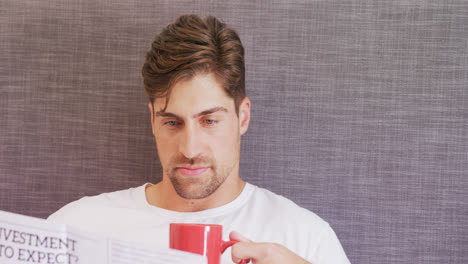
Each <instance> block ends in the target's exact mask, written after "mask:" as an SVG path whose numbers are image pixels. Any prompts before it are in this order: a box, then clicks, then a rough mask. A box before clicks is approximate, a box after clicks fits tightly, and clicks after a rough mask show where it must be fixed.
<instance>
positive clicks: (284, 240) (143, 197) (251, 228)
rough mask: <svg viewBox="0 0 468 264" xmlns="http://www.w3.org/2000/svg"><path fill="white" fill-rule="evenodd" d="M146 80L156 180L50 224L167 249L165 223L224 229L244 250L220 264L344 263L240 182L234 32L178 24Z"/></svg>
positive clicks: (296, 214)
mask: <svg viewBox="0 0 468 264" xmlns="http://www.w3.org/2000/svg"><path fill="white" fill-rule="evenodd" d="M142 74H143V80H144V87H145V90H146V93H147V95H148V97H149V98H150V103H149V104H148V107H149V111H150V113H151V126H152V131H153V135H154V138H155V140H156V147H157V150H158V155H159V159H160V161H161V165H162V168H163V177H162V181H161V182H159V183H157V184H144V185H143V186H140V187H137V188H131V189H128V190H123V191H118V192H113V193H107V194H101V195H98V196H95V197H85V198H82V199H80V200H78V201H76V202H73V203H70V204H68V205H66V206H65V207H63V208H62V209H60V210H59V211H58V212H56V213H54V214H53V215H51V216H50V217H49V219H50V220H51V221H55V222H60V223H66V224H70V225H75V226H78V227H81V228H86V229H89V230H92V231H95V232H104V233H106V234H110V235H112V236H116V237H119V238H122V239H125V240H130V241H138V242H143V243H146V244H148V245H150V246H153V247H165V248H167V247H168V237H169V236H168V232H169V231H168V230H169V223H171V222H191V223H212V224H221V225H223V227H224V230H225V231H227V232H228V233H229V236H230V238H231V239H232V240H239V241H240V242H239V243H237V244H235V245H234V246H233V247H232V250H231V255H230V256H229V255H228V254H225V255H223V260H222V262H223V263H232V262H231V260H232V261H233V262H235V263H238V262H239V261H240V260H241V259H251V260H252V262H253V263H256V264H262V263H282V264H284V263H313V264H322V263H333V264H340V263H349V261H348V259H347V258H346V255H345V253H344V251H343V249H342V247H341V245H340V243H339V241H338V239H337V237H336V235H335V233H334V232H333V230H332V229H331V228H330V226H329V225H328V224H327V223H326V222H325V221H323V220H322V219H320V218H319V217H318V216H317V215H315V214H314V213H312V212H310V211H307V210H306V209H303V208H300V207H299V206H297V205H296V204H294V203H293V202H291V201H289V200H287V199H286V198H284V197H282V196H278V195H275V194H273V193H271V192H269V191H267V190H265V189H262V188H259V187H256V186H253V185H251V184H248V183H246V182H244V181H243V180H242V179H241V178H240V177H239V159H240V142H241V135H243V134H244V133H245V132H246V131H247V129H248V126H249V122H250V104H251V103H250V100H249V99H248V98H247V97H246V96H245V88H244V49H243V46H242V44H241V41H240V39H239V37H238V36H237V34H236V33H235V31H233V30H232V29H230V28H229V27H227V26H226V25H225V24H223V23H221V22H220V21H219V20H217V19H216V18H214V17H207V18H205V19H202V18H200V17H199V16H196V15H187V16H181V17H179V18H178V19H177V21H176V22H175V23H174V24H170V25H168V26H167V27H166V28H165V29H164V30H163V31H162V32H161V33H160V34H159V35H158V36H157V38H156V40H155V41H154V42H153V44H152V48H151V50H150V51H149V52H148V54H147V56H146V62H145V64H144V66H143V70H142ZM234 230H236V231H237V232H236V231H234ZM247 237H248V238H247ZM250 239H251V240H250ZM252 241H255V242H252Z"/></svg>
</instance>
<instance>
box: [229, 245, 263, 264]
mask: <svg viewBox="0 0 468 264" xmlns="http://www.w3.org/2000/svg"><path fill="white" fill-rule="evenodd" d="M265 245H266V244H264V243H254V242H238V243H236V244H234V245H233V246H232V248H231V255H232V261H234V262H235V263H239V261H241V260H242V259H245V260H248V259H251V260H252V261H253V262H254V263H255V261H256V260H258V259H262V258H263V255H265V253H266V252H265Z"/></svg>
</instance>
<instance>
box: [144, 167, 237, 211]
mask: <svg viewBox="0 0 468 264" xmlns="http://www.w3.org/2000/svg"><path fill="white" fill-rule="evenodd" d="M244 186H245V182H244V181H243V180H242V179H241V178H239V176H236V177H228V178H227V179H226V181H225V182H224V183H223V184H221V186H219V188H218V189H217V190H216V191H215V192H214V193H212V194H211V195H210V196H208V197H206V198H202V199H185V198H182V197H180V196H179V195H178V194H177V192H176V191H175V189H174V187H173V186H172V183H171V181H170V180H169V179H168V178H167V177H163V180H162V181H161V182H159V183H157V184H155V185H152V186H150V187H148V188H146V200H147V201H148V203H149V204H151V205H154V206H157V207H160V208H163V209H166V210H171V211H177V212H198V211H203V210H207V209H211V208H216V207H219V206H222V205H225V204H227V203H229V202H232V201H233V200H234V199H236V198H237V197H238V196H239V195H240V193H241V192H242V190H243V189H244Z"/></svg>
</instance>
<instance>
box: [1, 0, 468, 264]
mask: <svg viewBox="0 0 468 264" xmlns="http://www.w3.org/2000/svg"><path fill="white" fill-rule="evenodd" d="M184 13H198V14H202V15H207V14H211V15H215V16H217V17H219V18H220V19H222V20H223V21H225V22H226V23H228V24H229V25H231V26H232V27H233V28H235V29H236V30H237V32H238V33H239V35H240V37H241V39H242V41H243V43H244V46H245V49H246V67H247V80H246V81H247V92H248V96H249V97H250V98H251V100H252V122H251V127H250V129H249V132H248V133H247V134H246V135H245V136H244V137H243V142H242V148H243V150H242V151H243V154H242V159H241V175H242V177H243V178H244V179H245V180H247V181H249V182H251V183H253V184H257V185H259V186H262V187H266V188H268V189H270V190H272V191H274V192H277V193H279V194H282V195H284V196H286V197H288V198H290V199H292V200H294V201H295V202H297V203H298V204H300V205H302V206H304V207H306V208H309V209H310V210H312V211H314V212H316V213H317V214H319V215H320V216H321V217H323V218H324V219H325V220H327V221H328V222H329V223H330V224H331V225H332V227H333V228H334V229H335V231H336V233H337V234H338V237H339V238H340V240H341V242H342V244H343V246H344V249H345V251H346V252H347V254H348V256H349V258H350V260H351V262H352V263H362V264H364V263H459V264H462V263H463V264H464V263H468V220H467V219H468V179H467V176H468V143H467V142H468V131H467V129H468V128H467V127H468V91H467V85H468V2H467V1H462V0H453V1H440V0H434V1H429V0H428V1H423V0H420V1H387V0H368V1H329V0H322V1H267V0H262V1H229V0H223V1H169V0H167V1H155V0H142V1H137V0H113V1H104V0H99V1H95V0H81V1H60V0H51V1H34V0H22V1H16V0H3V1H2V2H1V3H0V58H1V64H0V85H1V86H0V179H1V180H0V210H6V211H11V212H17V213H21V214H26V215H32V216H37V217H46V216H47V215H49V214H50V213H52V212H54V211H55V210H57V209H59V208H60V207H61V206H63V205H64V204H66V203H68V202H70V201H73V200H75V199H78V198H80V197H82V196H84V195H95V194H98V193H101V192H108V191H114V190H119V189H124V188H128V187H131V186H137V185H140V184H142V183H144V182H147V181H151V182H157V181H158V180H159V179H160V176H161V168H160V165H159V163H158V160H157V155H156V150H155V147H154V142H153V139H152V135H151V129H150V116H149V113H148V111H147V106H146V104H147V99H146V98H145V95H144V92H143V88H142V80H141V77H140V69H141V66H142V64H143V61H144V55H145V52H146V50H147V49H149V47H150V44H151V42H152V40H153V38H154V36H155V35H156V34H157V33H159V32H160V30H161V29H162V28H163V27H164V26H165V25H167V24H168V23H171V22H173V21H174V20H175V18H176V17H177V16H178V15H180V14H184Z"/></svg>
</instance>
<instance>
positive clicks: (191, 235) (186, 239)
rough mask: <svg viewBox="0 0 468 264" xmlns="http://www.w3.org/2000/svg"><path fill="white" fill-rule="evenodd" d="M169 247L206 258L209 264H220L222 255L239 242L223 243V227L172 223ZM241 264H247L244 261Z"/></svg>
mask: <svg viewBox="0 0 468 264" xmlns="http://www.w3.org/2000/svg"><path fill="white" fill-rule="evenodd" d="M169 235H170V239H169V247H170V248H172V249H178V250H183V251H187V252H191V253H195V254H200V255H203V256H206V257H207V259H208V264H219V263H220V262H221V254H222V253H223V252H224V251H225V250H226V249H227V248H228V247H230V246H232V245H234V244H235V243H237V242H239V241H235V240H230V241H223V239H222V236H223V226H221V225H210V224H182V223H172V224H170V228H169ZM240 264H245V260H242V261H241V262H240Z"/></svg>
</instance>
